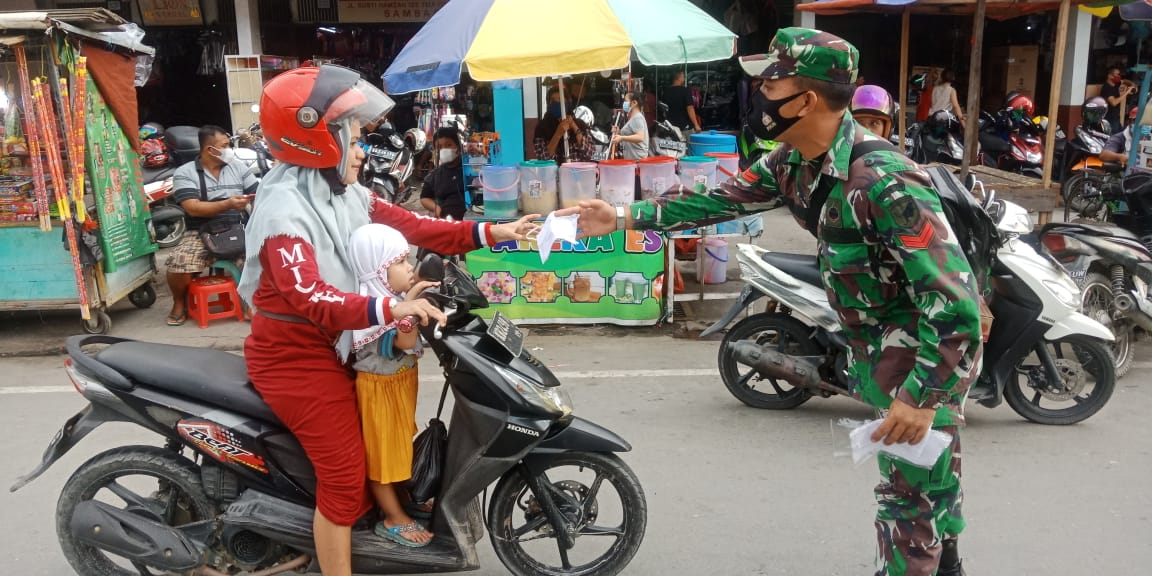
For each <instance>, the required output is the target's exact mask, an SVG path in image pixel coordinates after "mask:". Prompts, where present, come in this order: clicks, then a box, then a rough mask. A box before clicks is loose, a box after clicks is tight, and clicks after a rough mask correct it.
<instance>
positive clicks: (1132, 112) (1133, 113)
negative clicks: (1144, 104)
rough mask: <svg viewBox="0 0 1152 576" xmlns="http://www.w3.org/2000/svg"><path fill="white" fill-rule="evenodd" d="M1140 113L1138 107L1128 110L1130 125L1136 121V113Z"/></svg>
mask: <svg viewBox="0 0 1152 576" xmlns="http://www.w3.org/2000/svg"><path fill="white" fill-rule="evenodd" d="M1139 111H1140V108H1139V107H1138V106H1133V107H1132V108H1129V109H1128V123H1129V124H1131V123H1132V122H1135V121H1136V113H1137V112H1139Z"/></svg>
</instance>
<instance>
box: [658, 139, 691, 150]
mask: <svg viewBox="0 0 1152 576" xmlns="http://www.w3.org/2000/svg"><path fill="white" fill-rule="evenodd" d="M656 146H657V147H658V148H665V149H668V150H675V151H677V152H684V151H685V150H687V149H688V145H687V144H685V143H683V142H677V141H675V140H668V139H665V138H657V139H656Z"/></svg>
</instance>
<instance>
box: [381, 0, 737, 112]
mask: <svg viewBox="0 0 1152 576" xmlns="http://www.w3.org/2000/svg"><path fill="white" fill-rule="evenodd" d="M735 51H736V35H735V34H733V33H732V31H730V30H728V29H727V28H725V27H724V25H723V24H721V23H720V22H717V21H716V20H715V19H714V18H712V17H711V16H709V15H708V14H707V13H705V12H704V11H702V10H700V9H699V8H697V7H696V6H695V5H694V4H692V3H691V2H689V1H688V0H584V1H582V2H569V1H565V0H451V1H450V2H449V3H448V4H446V5H445V6H444V7H443V8H441V9H440V10H439V11H438V12H437V13H436V14H435V15H433V16H432V18H431V19H430V20H429V21H428V23H427V24H425V25H424V27H423V28H421V29H420V31H419V32H418V33H417V34H416V36H414V37H413V38H412V40H411V41H409V42H408V44H407V45H406V46H405V47H404V49H403V50H402V51H401V52H400V54H399V55H398V56H397V57H396V60H395V61H394V62H392V65H391V66H389V67H388V70H387V71H386V72H385V73H384V86H385V89H386V90H387V91H388V92H390V93H392V94H404V93H407V92H414V91H417V90H424V89H428V88H435V87H438V86H451V85H454V84H457V83H459V82H460V74H461V72H462V70H463V69H464V67H465V66H467V69H468V73H469V75H471V76H472V78H474V79H476V80H482V81H494V80H509V79H515V78H530V77H537V76H556V75H561V74H580V73H585V72H597V71H600V70H611V69H619V68H625V67H627V66H628V63H629V61H630V59H631V58H632V54H635V57H636V59H638V60H639V61H640V62H642V63H644V64H647V65H670V64H681V63H693V62H711V61H714V60H722V59H725V58H730V57H731V56H732V55H733V54H735Z"/></svg>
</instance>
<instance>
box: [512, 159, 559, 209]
mask: <svg viewBox="0 0 1152 576" xmlns="http://www.w3.org/2000/svg"><path fill="white" fill-rule="evenodd" d="M557 168H558V167H557V166H556V163H555V162H553V161H552V160H529V161H527V162H521V163H520V207H521V209H523V211H524V213H525V214H540V215H542V216H547V215H548V214H549V213H551V212H552V211H553V210H556V208H557V207H558V206H559V205H560V196H559V194H558V192H557V189H556V186H557V182H556V171H557Z"/></svg>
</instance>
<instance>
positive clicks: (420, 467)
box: [408, 418, 448, 504]
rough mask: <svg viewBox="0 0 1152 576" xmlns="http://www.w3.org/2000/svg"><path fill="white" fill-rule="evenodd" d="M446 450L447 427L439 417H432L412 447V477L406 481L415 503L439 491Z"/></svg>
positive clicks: (424, 501)
mask: <svg viewBox="0 0 1152 576" xmlns="http://www.w3.org/2000/svg"><path fill="white" fill-rule="evenodd" d="M447 451H448V428H446V427H445V426H444V422H443V421H441V420H440V419H439V418H433V419H431V420H429V421H428V427H427V428H425V429H424V431H423V432H421V433H420V434H419V435H417V436H416V441H415V443H414V445H413V448H412V479H411V480H409V481H408V490H409V492H411V494H412V501H413V502H415V503H416V504H424V503H426V502H428V501H429V500H431V499H433V498H435V497H436V495H437V494H439V493H440V480H441V478H442V477H443V475H444V457H445V455H446V454H447Z"/></svg>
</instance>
